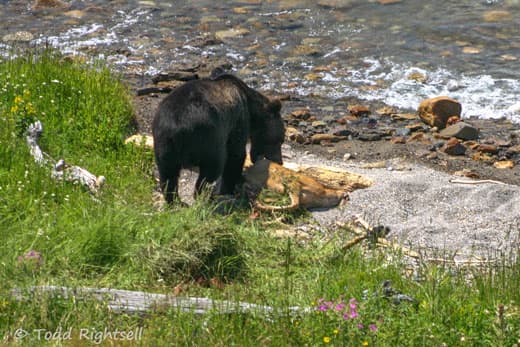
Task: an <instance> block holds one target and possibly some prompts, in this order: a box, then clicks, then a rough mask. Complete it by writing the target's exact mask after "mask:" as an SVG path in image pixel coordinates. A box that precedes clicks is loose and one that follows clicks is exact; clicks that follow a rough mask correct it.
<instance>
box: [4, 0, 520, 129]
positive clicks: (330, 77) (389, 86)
mask: <svg viewBox="0 0 520 347" xmlns="http://www.w3.org/2000/svg"><path fill="white" fill-rule="evenodd" d="M65 3H66V4H67V8H66V9H52V10H51V9H33V8H31V5H30V4H29V5H28V4H27V1H5V0H4V1H1V0H0V4H1V7H0V27H1V31H0V33H1V34H0V35H1V36H3V40H2V41H1V42H0V52H1V53H2V54H4V55H8V54H10V52H12V50H11V48H12V46H13V45H20V43H19V42H15V41H12V39H10V38H9V36H7V37H6V35H10V34H14V33H17V32H21V31H25V32H28V33H30V34H31V37H27V38H26V39H25V40H26V41H28V44H29V45H46V44H50V45H52V46H55V47H58V48H59V49H60V50H62V51H63V52H65V53H69V54H70V53H71V54H78V55H86V56H90V57H101V58H103V59H106V60H108V61H109V62H110V63H111V64H113V66H114V68H115V69H118V70H121V71H123V72H125V73H136V74H143V75H147V74H148V75H153V74H156V73H158V72H160V71H168V70H172V69H176V68H180V67H184V68H186V67H190V65H191V66H192V67H193V65H194V64H195V63H196V62H201V61H204V60H211V59H219V58H220V59H222V60H227V61H229V62H231V63H232V64H233V68H234V69H235V70H236V71H238V72H239V74H240V75H241V76H243V77H245V78H247V79H248V80H250V81H256V82H258V87H259V88H264V89H272V90H276V91H279V92H289V93H299V94H304V95H306V94H311V93H313V94H318V95H321V96H324V97H330V98H341V97H344V96H355V97H358V98H361V99H364V100H367V101H370V100H378V101H383V102H385V103H387V104H390V105H393V106H398V107H402V108H407V109H416V107H417V105H418V103H419V102H420V101H421V100H422V99H424V98H426V97H432V96H437V95H450V96H452V97H454V98H456V99H457V100H459V101H460V102H461V103H462V105H463V116H465V117H469V116H477V117H483V118H494V117H507V118H510V119H512V120H513V121H515V122H520V29H519V28H520V0H503V1H500V0H481V1H478V0H462V1H445V0H436V1H428V2H425V1H419V0H402V1H400V2H398V3H395V4H389V5H383V4H381V3H379V2H378V1H375V0H374V1H366V0H343V1H341V0H328V1H327V0H319V1H307V0H301V1H298V0H281V1H257V0H242V1H222V2H215V1H209V0H196V1H159V0H155V1H154V0H146V1H135V0H133V1H100V0H99V1H87V2H85V1H80V0H72V1H65ZM230 30H234V31H230ZM241 30H242V31H241ZM239 32H240V33H241V34H240V35H237V33H239ZM215 33H217V37H219V38H220V39H221V40H214V39H213V38H214V35H215Z"/></svg>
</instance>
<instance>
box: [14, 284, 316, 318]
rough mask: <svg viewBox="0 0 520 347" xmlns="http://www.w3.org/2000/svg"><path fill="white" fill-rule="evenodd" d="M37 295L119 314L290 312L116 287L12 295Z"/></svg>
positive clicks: (50, 289)
mask: <svg viewBox="0 0 520 347" xmlns="http://www.w3.org/2000/svg"><path fill="white" fill-rule="evenodd" d="M33 295H50V296H54V297H57V298H63V299H69V298H75V299H76V300H78V299H80V300H88V299H91V300H92V299H93V300H97V301H101V302H106V303H107V306H108V308H109V309H110V310H112V311H113V312H116V313H134V314H145V313H150V312H153V311H156V310H164V309H170V308H172V309H177V310H179V311H180V312H192V313H195V314H205V313H209V312H212V313H218V314H225V313H252V314H261V315H282V314H284V313H287V311H286V310H276V309H274V308H273V307H271V306H264V305H257V304H250V303H246V302H233V301H227V300H214V299H210V298H203V297H177V296H173V295H167V294H155V293H146V292H140V291H131V290H120V289H112V288H89V287H80V288H68V287H60V286H35V287H31V288H29V289H27V290H23V289H20V288H15V289H12V290H11V296H12V297H13V298H15V299H16V300H19V301H25V300H29V299H30V297H31V296H33ZM310 310H311V309H310V308H299V307H289V309H288V311H289V312H291V313H296V312H298V313H304V312H309V311H310Z"/></svg>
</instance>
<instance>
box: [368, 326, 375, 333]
mask: <svg viewBox="0 0 520 347" xmlns="http://www.w3.org/2000/svg"><path fill="white" fill-rule="evenodd" d="M368 328H369V329H370V331H373V332H376V331H377V325H375V324H370V325H369V326H368Z"/></svg>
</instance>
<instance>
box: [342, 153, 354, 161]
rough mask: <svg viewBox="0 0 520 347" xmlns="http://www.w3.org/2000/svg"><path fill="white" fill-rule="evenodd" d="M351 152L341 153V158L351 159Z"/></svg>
mask: <svg viewBox="0 0 520 347" xmlns="http://www.w3.org/2000/svg"><path fill="white" fill-rule="evenodd" d="M352 158H353V157H352V153H345V154H344V155H343V160H349V159H352Z"/></svg>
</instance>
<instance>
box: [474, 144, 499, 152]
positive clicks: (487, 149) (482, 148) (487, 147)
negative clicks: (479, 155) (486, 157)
mask: <svg viewBox="0 0 520 347" xmlns="http://www.w3.org/2000/svg"><path fill="white" fill-rule="evenodd" d="M475 150H477V151H479V152H484V153H491V154H497V153H498V147H497V146H495V145H485V144H480V145H478V146H476V148H475Z"/></svg>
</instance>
